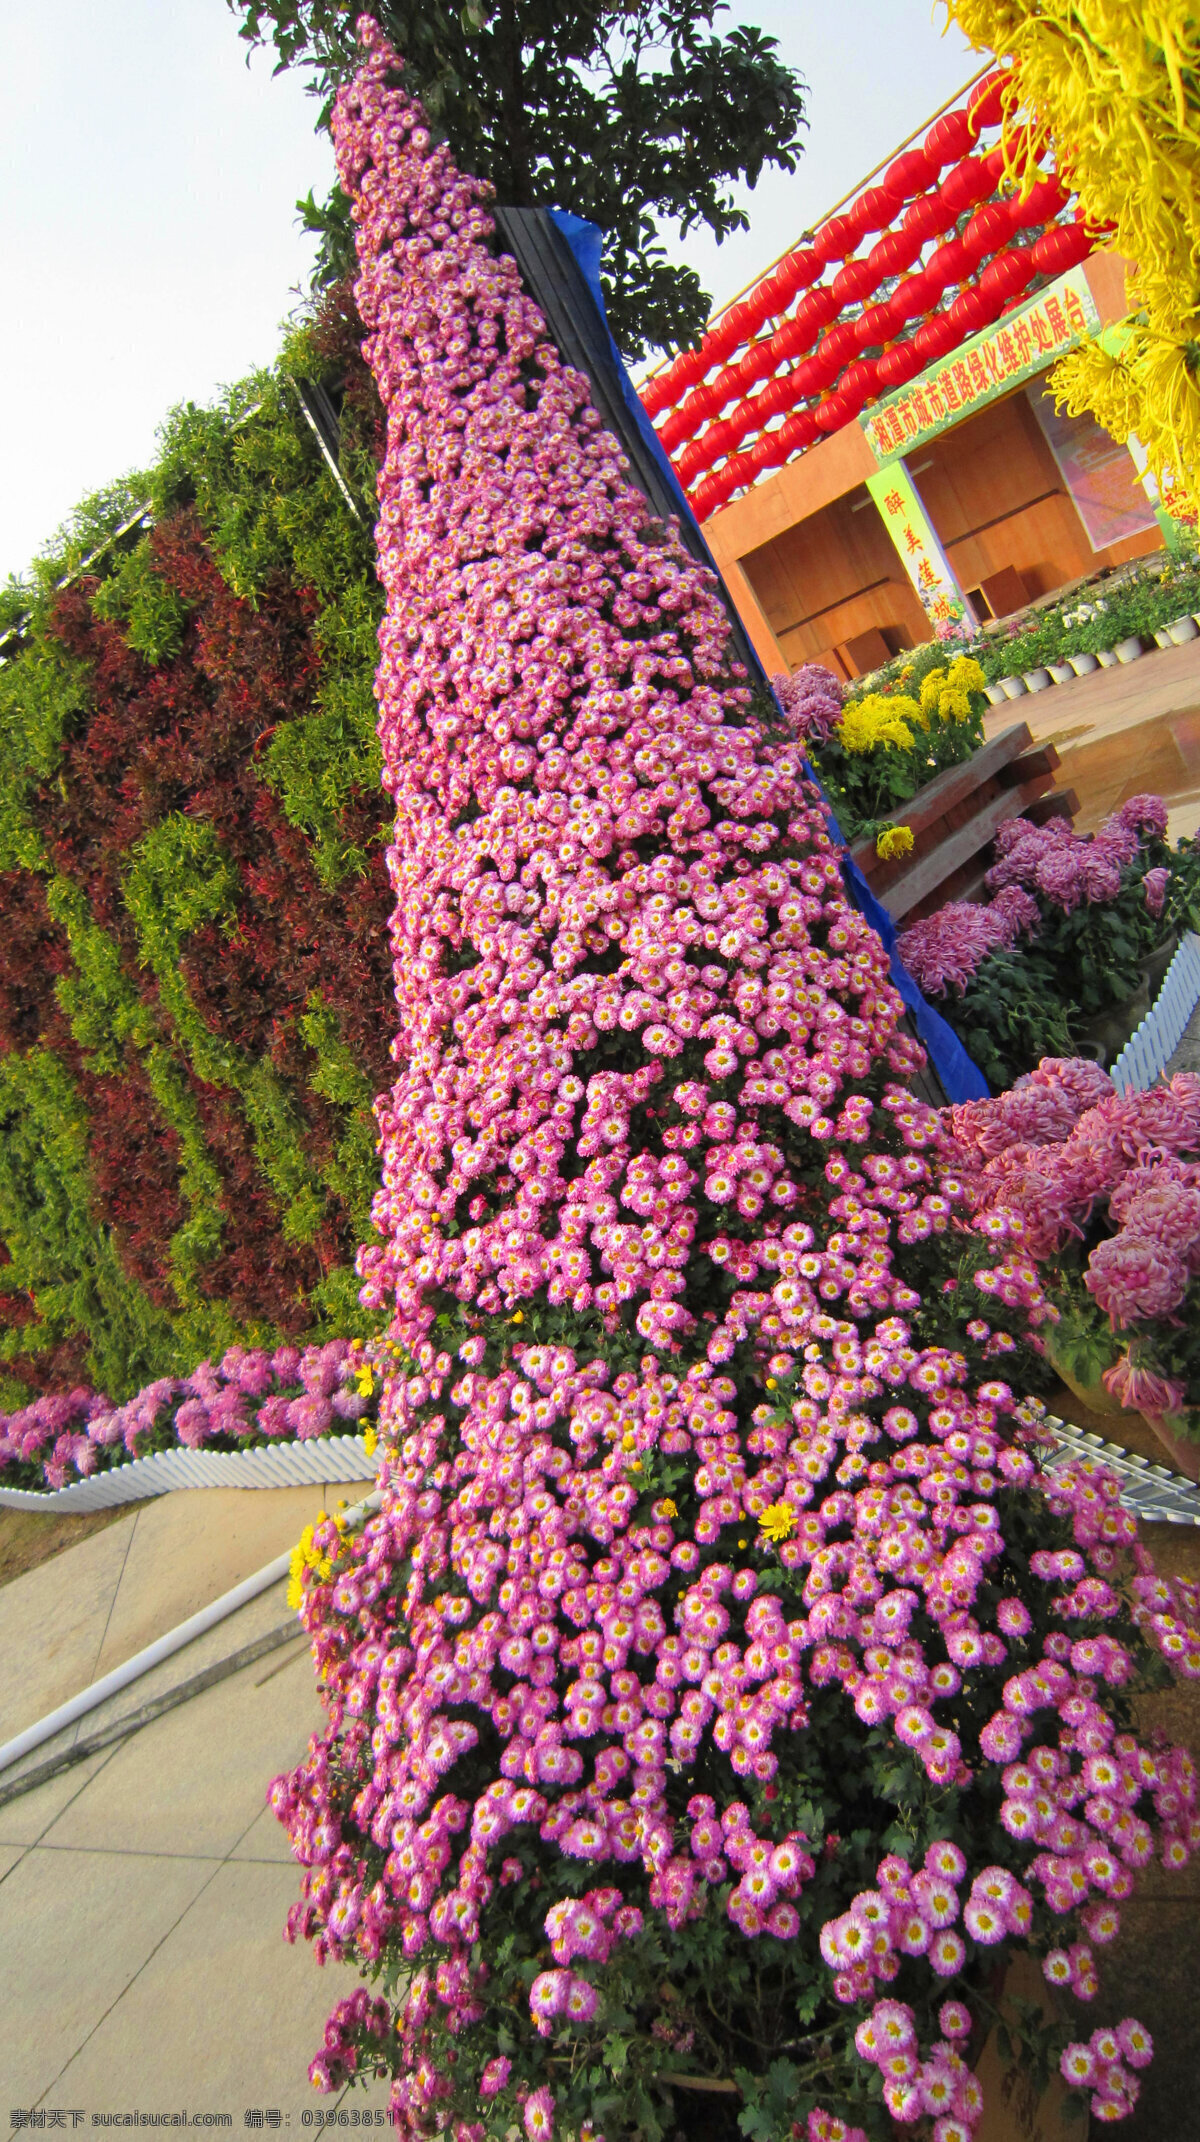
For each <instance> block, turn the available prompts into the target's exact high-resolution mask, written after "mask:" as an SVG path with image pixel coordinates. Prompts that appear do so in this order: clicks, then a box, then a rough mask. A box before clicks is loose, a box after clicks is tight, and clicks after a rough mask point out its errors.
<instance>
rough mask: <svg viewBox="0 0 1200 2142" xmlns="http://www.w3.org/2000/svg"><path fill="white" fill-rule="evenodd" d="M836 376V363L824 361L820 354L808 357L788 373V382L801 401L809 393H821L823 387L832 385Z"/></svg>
mask: <svg viewBox="0 0 1200 2142" xmlns="http://www.w3.org/2000/svg"><path fill="white" fill-rule="evenodd" d="M836 377H837V368H836V366H835V365H833V364H832V363H830V364H825V363H823V362H822V360H821V358H820V357H819V356H815V357H806V358H805V359H804V360H803V362H802V363H801V364H798V365H796V366H795V367H794V368H793V369H792V371H790V372H789V373H788V384H789V385H790V387H791V389H792V392H793V394H794V395H795V397H796V400H797V401H798V402H799V401H803V400H804V399H805V397H806V396H807V395H809V394H819V393H820V391H821V389H822V387H828V386H830V385H832V383H833V381H834V380H835V379H836Z"/></svg>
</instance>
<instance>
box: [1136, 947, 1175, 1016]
mask: <svg viewBox="0 0 1200 2142" xmlns="http://www.w3.org/2000/svg"><path fill="white" fill-rule="evenodd" d="M1178 950H1179V932H1178V930H1173V931H1172V933H1171V935H1170V936H1169V937H1164V939H1163V941H1162V943H1161V944H1160V945H1156V946H1155V948H1154V950H1153V952H1148V953H1147V954H1146V957H1145V959H1144V960H1143V961H1142V973H1143V974H1144V975H1145V977H1146V982H1147V985H1148V987H1149V990H1150V1002H1151V1003H1152V1004H1153V1002H1154V999H1155V998H1156V997H1157V995H1158V992H1159V990H1160V989H1161V988H1162V985H1163V981H1164V978H1165V976H1166V972H1167V968H1168V967H1169V966H1170V964H1171V961H1172V960H1173V959H1174V957H1175V954H1176V952H1177V951H1178Z"/></svg>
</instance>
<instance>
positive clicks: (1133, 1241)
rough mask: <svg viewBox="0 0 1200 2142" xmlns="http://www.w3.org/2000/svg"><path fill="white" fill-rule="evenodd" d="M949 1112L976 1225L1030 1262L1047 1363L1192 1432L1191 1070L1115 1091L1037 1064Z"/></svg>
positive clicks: (1197, 1166)
mask: <svg viewBox="0 0 1200 2142" xmlns="http://www.w3.org/2000/svg"><path fill="white" fill-rule="evenodd" d="M946 1117H947V1123H948V1127H949V1129H950V1133H951V1136H952V1139H953V1154H952V1159H953V1161H954V1162H955V1164H957V1165H958V1166H959V1167H961V1169H962V1171H963V1172H964V1174H965V1175H966V1176H967V1177H968V1178H969V1181H970V1185H971V1190H972V1195H973V1197H974V1199H975V1201H976V1204H977V1208H978V1211H979V1213H980V1216H981V1217H980V1221H979V1223H978V1224H980V1225H982V1226H983V1227H984V1228H985V1229H986V1231H987V1232H989V1233H990V1234H991V1235H993V1236H994V1237H995V1239H997V1240H999V1241H1004V1240H1007V1239H1010V1238H1015V1239H1017V1240H1019V1242H1020V1243H1021V1245H1022V1246H1023V1247H1024V1248H1025V1249H1026V1250H1027V1251H1028V1252H1029V1254H1031V1255H1032V1256H1034V1257H1035V1258H1036V1259H1037V1262H1038V1266H1039V1269H1040V1271H1041V1273H1042V1275H1043V1280H1044V1284H1045V1287H1046V1291H1047V1294H1048V1297H1049V1299H1050V1300H1051V1301H1052V1303H1053V1304H1054V1306H1055V1308H1056V1310H1057V1311H1058V1316H1059V1321H1058V1323H1057V1324H1056V1326H1055V1327H1054V1330H1053V1332H1052V1333H1051V1334H1049V1343H1050V1347H1051V1351H1052V1354H1053V1356H1054V1358H1055V1360H1056V1361H1057V1362H1059V1363H1060V1364H1061V1366H1062V1367H1063V1368H1064V1369H1065V1370H1066V1371H1067V1373H1068V1374H1070V1375H1071V1376H1072V1377H1073V1378H1074V1379H1075V1380H1076V1381H1077V1382H1078V1383H1080V1384H1081V1385H1082V1386H1083V1387H1084V1388H1086V1387H1087V1386H1089V1385H1097V1384H1099V1383H1100V1382H1101V1380H1102V1381H1103V1384H1104V1386H1105V1388H1106V1389H1107V1390H1108V1391H1109V1392H1110V1393H1111V1394H1112V1395H1113V1397H1114V1398H1116V1399H1117V1400H1119V1402H1120V1404H1121V1405H1122V1406H1127V1407H1130V1408H1133V1409H1135V1410H1137V1411H1140V1412H1143V1413H1146V1414H1149V1415H1151V1416H1158V1415H1163V1414H1167V1415H1171V1416H1184V1418H1183V1419H1182V1420H1181V1421H1180V1422H1179V1423H1178V1426H1179V1430H1180V1433H1182V1434H1184V1435H1188V1436H1193V1435H1194V1436H1195V1438H1196V1440H1197V1441H1200V1427H1193V1425H1192V1420H1193V1414H1192V1409H1194V1408H1200V1313H1198V1312H1200V1288H1197V1286H1196V1279H1197V1276H1198V1275H1200V1077H1195V1076H1193V1075H1191V1074H1187V1073H1184V1074H1180V1075H1179V1076H1177V1077H1175V1078H1173V1079H1171V1080H1170V1081H1169V1082H1168V1083H1167V1084H1166V1085H1162V1086H1157V1087H1154V1088H1152V1089H1151V1090H1150V1091H1149V1092H1146V1093H1126V1094H1120V1095H1118V1094H1115V1093H1114V1092H1113V1090H1112V1087H1111V1084H1110V1082H1109V1081H1108V1079H1107V1078H1105V1076H1104V1074H1103V1073H1102V1072H1101V1071H1099V1070H1098V1068H1097V1067H1096V1066H1094V1065H1090V1064H1081V1063H1060V1064H1054V1063H1046V1064H1043V1065H1041V1066H1040V1067H1039V1069H1038V1070H1037V1071H1036V1072H1034V1073H1033V1074H1031V1076H1030V1077H1028V1078H1024V1079H1021V1080H1020V1081H1019V1082H1018V1084H1017V1085H1016V1086H1014V1087H1013V1089H1012V1091H1011V1092H1009V1093H1004V1094H1000V1095H998V1096H997V1098H996V1099H995V1100H991V1101H971V1102H966V1103H963V1104H960V1105H959V1106H957V1107H954V1108H951V1109H949V1110H948V1111H946ZM1191 1469H1192V1471H1193V1477H1194V1474H1195V1467H1194V1465H1193V1467H1192V1468H1191Z"/></svg>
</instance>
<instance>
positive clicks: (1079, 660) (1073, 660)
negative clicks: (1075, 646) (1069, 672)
mask: <svg viewBox="0 0 1200 2142" xmlns="http://www.w3.org/2000/svg"><path fill="white" fill-rule="evenodd" d="M1067 661H1068V662H1069V664H1070V666H1071V668H1072V669H1073V670H1074V672H1075V675H1076V676H1077V677H1090V676H1091V674H1092V671H1093V670H1094V669H1095V668H1096V667H1097V658H1096V656H1095V655H1094V654H1073V655H1068V656H1067Z"/></svg>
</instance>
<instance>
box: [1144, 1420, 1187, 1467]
mask: <svg viewBox="0 0 1200 2142" xmlns="http://www.w3.org/2000/svg"><path fill="white" fill-rule="evenodd" d="M1142 1419H1143V1420H1144V1421H1145V1422H1146V1425H1147V1427H1149V1428H1152V1429H1153V1430H1154V1433H1155V1435H1156V1436H1157V1437H1158V1440H1159V1442H1160V1443H1161V1444H1162V1447H1163V1449H1164V1450H1165V1452H1166V1454H1167V1456H1168V1457H1169V1459H1170V1460H1171V1463H1172V1465H1173V1466H1174V1467H1175V1470H1176V1472H1179V1473H1182V1474H1183V1476H1184V1478H1185V1479H1187V1480H1196V1481H1200V1442H1195V1441H1193V1440H1192V1438H1193V1437H1194V1436H1197V1435H1200V1414H1197V1413H1195V1412H1190V1413H1144V1414H1143V1415H1142ZM1189 1431H1190V1433H1189Z"/></svg>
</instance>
